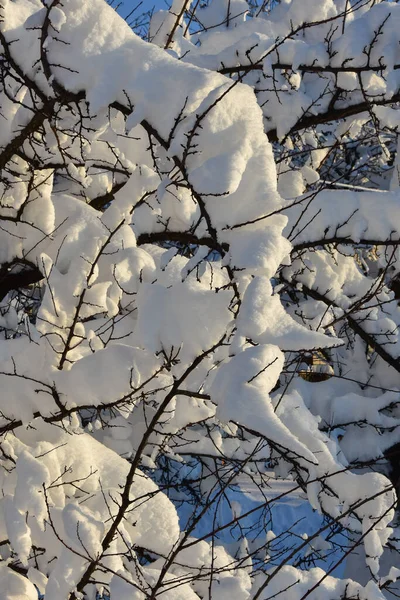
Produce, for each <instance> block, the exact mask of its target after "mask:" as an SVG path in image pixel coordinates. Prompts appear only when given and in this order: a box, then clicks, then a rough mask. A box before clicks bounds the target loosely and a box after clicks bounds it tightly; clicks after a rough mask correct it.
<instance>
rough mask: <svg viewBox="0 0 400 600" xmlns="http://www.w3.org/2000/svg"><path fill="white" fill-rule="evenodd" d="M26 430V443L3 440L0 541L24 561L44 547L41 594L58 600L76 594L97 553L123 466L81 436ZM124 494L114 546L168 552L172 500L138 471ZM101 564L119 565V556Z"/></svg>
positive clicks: (174, 533) (175, 531) (172, 536)
mask: <svg viewBox="0 0 400 600" xmlns="http://www.w3.org/2000/svg"><path fill="white" fill-rule="evenodd" d="M32 431H33V430H31V431H29V430H28V431H27V432H26V434H25V439H24V441H22V440H17V439H16V438H10V440H9V441H7V442H3V446H2V447H3V449H6V450H7V456H9V457H10V458H9V462H10V466H11V468H10V470H9V473H7V472H6V470H5V469H4V470H3V471H2V474H1V485H2V489H3V492H4V497H3V498H2V500H1V504H2V505H3V506H4V508H5V514H6V520H5V521H3V522H2V523H1V539H4V538H8V539H9V540H10V543H11V546H12V547H13V549H14V550H15V551H16V552H18V553H19V556H20V559H21V560H22V562H24V561H25V560H26V558H27V556H28V554H29V552H30V549H31V546H32V545H36V546H37V547H39V546H40V544H43V542H44V541H45V542H46V548H47V549H48V551H49V554H48V559H49V560H50V558H52V557H56V558H57V560H56V561H51V563H49V565H48V569H49V572H50V574H49V578H48V582H47V583H46V587H45V594H46V599H47V598H49V599H51V600H57V599H59V598H60V597H67V595H68V593H69V592H71V591H72V590H73V589H74V587H75V585H76V583H77V581H79V578H80V576H81V574H82V572H83V571H84V570H85V568H86V566H87V564H88V560H90V559H95V558H97V557H99V556H100V555H101V554H102V546H101V542H102V539H103V535H104V533H105V532H106V531H107V529H108V527H109V525H110V524H111V522H112V519H111V520H110V517H115V515H116V513H117V510H118V502H116V500H117V498H118V497H119V494H120V490H121V487H120V486H121V485H122V486H123V485H124V482H125V478H126V476H127V474H128V471H129V463H128V462H127V461H126V460H124V459H123V458H121V457H119V456H118V455H117V454H115V453H114V452H113V451H111V450H109V449H107V448H106V447H105V446H104V445H103V444H100V443H99V442H97V441H96V440H95V439H94V438H93V437H91V436H89V435H87V434H84V433H82V432H81V433H80V435H74V436H71V432H68V431H66V432H63V431H62V430H60V429H56V428H54V427H52V426H51V425H44V424H41V425H38V428H37V429H36V430H35V431H34V432H32ZM22 437H24V436H22ZM40 438H43V439H44V440H46V441H38V440H39V439H40ZM36 457H37V458H36ZM13 463H15V465H14V464H13ZM78 482H79V484H78ZM99 482H100V486H99ZM130 497H131V500H132V504H131V507H130V511H129V513H127V514H126V515H125V519H124V522H123V526H122V525H121V528H120V531H121V535H122V537H118V538H117V539H116V541H115V542H114V543H113V544H114V549H115V550H117V549H118V548H120V547H121V548H122V547H123V548H124V549H125V550H126V547H127V546H128V547H132V545H138V546H141V547H144V548H147V549H148V550H150V551H154V552H159V553H161V554H168V552H169V550H170V549H171V547H172V545H173V544H174V543H175V542H176V540H177V538H178V535H179V525H178V517H177V514H176V510H175V508H174V507H173V505H172V503H171V502H170V501H169V500H168V499H167V497H166V496H165V495H164V494H162V493H160V492H159V491H158V488H157V486H156V484H154V483H153V482H152V481H151V480H150V479H149V478H148V477H147V476H145V475H144V474H143V473H142V472H141V471H140V470H137V471H136V474H135V477H134V480H133V484H132V486H131V490H130ZM144 499H146V501H145V502H144V501H143V500H144ZM83 500H84V502H82V501H83ZM110 511H111V512H110ZM45 522H46V525H45ZM62 540H64V541H65V547H64V545H63V543H62ZM105 561H106V562H107V561H111V562H110V566H112V565H113V566H114V567H116V568H122V562H121V558H120V557H117V556H116V557H114V558H110V559H105ZM26 586H27V590H28V589H30V588H29V584H28V583H26ZM21 592H22V589H21ZM11 597H12V596H10V598H11ZM29 597H30V596H29Z"/></svg>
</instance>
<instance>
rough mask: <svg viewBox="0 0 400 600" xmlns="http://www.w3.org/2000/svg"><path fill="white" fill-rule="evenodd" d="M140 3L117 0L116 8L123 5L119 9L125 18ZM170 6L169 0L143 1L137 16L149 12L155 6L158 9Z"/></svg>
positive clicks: (135, 0)
mask: <svg viewBox="0 0 400 600" xmlns="http://www.w3.org/2000/svg"><path fill="white" fill-rule="evenodd" d="M139 2H140V0H116V2H115V6H116V5H117V4H121V6H120V8H119V9H118V12H119V13H120V14H121V15H122V16H123V17H125V16H126V15H128V14H129V13H130V12H131V10H132V9H133V8H135V6H137V5H138V4H139ZM169 5H170V3H169V2H167V0H143V1H142V4H141V5H140V6H139V8H138V9H137V11H136V14H140V13H143V12H147V11H148V10H151V9H152V8H153V6H155V7H156V9H161V8H168V6H169Z"/></svg>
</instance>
